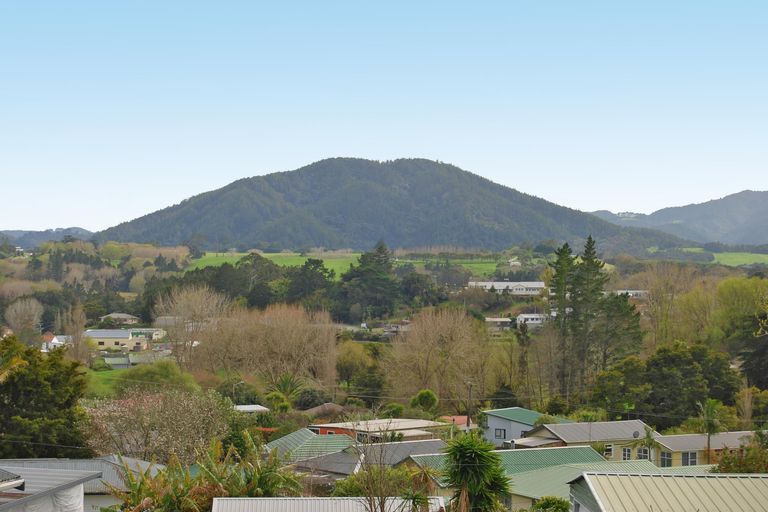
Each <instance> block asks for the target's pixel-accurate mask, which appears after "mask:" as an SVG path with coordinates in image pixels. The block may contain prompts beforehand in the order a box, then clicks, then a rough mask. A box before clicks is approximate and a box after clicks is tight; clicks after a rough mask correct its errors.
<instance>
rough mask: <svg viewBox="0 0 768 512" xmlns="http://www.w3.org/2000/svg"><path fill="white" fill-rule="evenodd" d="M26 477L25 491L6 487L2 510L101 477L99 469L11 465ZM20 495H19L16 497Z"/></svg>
mask: <svg viewBox="0 0 768 512" xmlns="http://www.w3.org/2000/svg"><path fill="white" fill-rule="evenodd" d="M4 467H5V468H6V471H7V469H11V470H12V471H13V472H14V473H17V474H18V475H19V476H20V477H21V478H23V479H24V491H18V490H15V489H6V490H5V491H4V493H3V496H2V497H0V510H18V509H19V508H20V506H21V508H23V505H24V504H26V503H29V502H31V501H35V500H38V499H40V498H43V497H45V496H50V495H51V494H54V493H57V492H60V491H63V490H65V489H69V488H71V487H75V486H76V485H80V484H83V483H85V482H88V481H90V480H94V479H97V478H101V472H99V471H64V470H56V469H42V468H28V467H10V468H8V466H4ZM16 496H18V497H16Z"/></svg>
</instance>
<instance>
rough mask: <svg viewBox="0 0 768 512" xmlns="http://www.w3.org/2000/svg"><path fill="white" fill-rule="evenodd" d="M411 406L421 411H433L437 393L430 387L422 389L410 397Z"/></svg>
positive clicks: (435, 405)
mask: <svg viewBox="0 0 768 512" xmlns="http://www.w3.org/2000/svg"><path fill="white" fill-rule="evenodd" d="M411 407H418V408H419V409H421V410H423V411H433V410H434V409H435V407H437V395H436V394H435V392H434V391H432V390H431V389H422V390H421V391H419V392H418V393H416V395H415V396H414V397H413V398H411Z"/></svg>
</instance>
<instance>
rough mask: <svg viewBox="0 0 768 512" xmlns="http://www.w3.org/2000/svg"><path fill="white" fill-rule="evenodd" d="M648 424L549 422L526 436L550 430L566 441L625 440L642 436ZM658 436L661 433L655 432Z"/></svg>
mask: <svg viewBox="0 0 768 512" xmlns="http://www.w3.org/2000/svg"><path fill="white" fill-rule="evenodd" d="M646 426H647V425H646V424H645V423H643V422H642V421H640V420H624V421H594V422H583V423H548V424H546V425H541V426H539V427H536V428H535V429H533V430H531V431H530V432H528V433H527V434H526V437H542V436H544V435H545V434H546V432H549V433H550V434H552V435H553V436H555V437H556V438H558V439H560V440H562V441H563V442H566V443H590V442H593V441H623V440H627V439H636V438H638V437H640V436H642V435H643V434H644V432H645V427H646ZM655 434H656V436H657V437H658V436H659V435H660V434H659V433H657V432H656V433H655Z"/></svg>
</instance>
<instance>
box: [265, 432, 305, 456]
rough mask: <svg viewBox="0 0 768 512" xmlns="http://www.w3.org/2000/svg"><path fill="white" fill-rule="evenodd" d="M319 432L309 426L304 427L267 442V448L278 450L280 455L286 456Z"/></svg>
mask: <svg viewBox="0 0 768 512" xmlns="http://www.w3.org/2000/svg"><path fill="white" fill-rule="evenodd" d="M316 435H317V434H315V433H314V432H312V431H311V430H309V429H307V428H302V429H300V430H297V431H296V432H291V433H290V434H288V435H287V436H283V437H281V438H279V439H275V440H274V441H272V442H270V443H267V450H269V451H270V452H271V451H272V450H277V455H278V457H281V458H282V457H285V456H286V455H287V454H288V453H290V452H292V451H293V450H295V449H296V448H298V447H299V446H301V445H302V444H304V443H306V442H307V441H309V440H310V439H312V438H313V437H315V436H316Z"/></svg>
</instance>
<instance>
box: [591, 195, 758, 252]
mask: <svg viewBox="0 0 768 512" xmlns="http://www.w3.org/2000/svg"><path fill="white" fill-rule="evenodd" d="M594 215H596V216H598V217H600V218H601V219H603V220H607V221H609V222H613V223H615V224H617V225H620V226H627V227H643V228H652V229H658V230H661V231H664V232H666V233H670V234H672V235H676V236H679V237H683V238H687V239H688V240H694V241H696V242H702V243H707V242H722V243H725V244H748V245H761V244H768V224H766V223H765V218H766V217H768V192H755V191H752V190H744V191H743V192H739V193H738V194H731V195H729V196H725V197H723V198H721V199H715V200H712V201H707V202H706V203H700V204H689V205H687V206H677V207H674V208H664V209H663V210H659V211H656V212H654V213H652V214H650V215H643V214H621V215H616V214H614V213H611V212H609V211H605V210H602V211H598V212H594Z"/></svg>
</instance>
